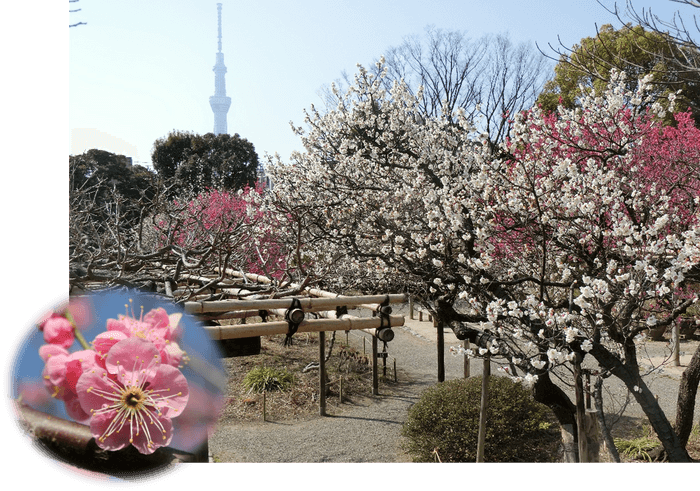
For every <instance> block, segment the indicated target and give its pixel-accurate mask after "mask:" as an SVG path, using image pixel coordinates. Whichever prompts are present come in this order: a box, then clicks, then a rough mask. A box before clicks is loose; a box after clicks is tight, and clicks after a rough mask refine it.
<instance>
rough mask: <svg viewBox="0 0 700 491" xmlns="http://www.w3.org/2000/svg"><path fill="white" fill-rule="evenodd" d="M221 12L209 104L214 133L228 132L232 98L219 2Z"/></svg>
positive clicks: (217, 5) (218, 8) (219, 8)
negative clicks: (227, 121)
mask: <svg viewBox="0 0 700 491" xmlns="http://www.w3.org/2000/svg"><path fill="white" fill-rule="evenodd" d="M216 8H217V10H218V13H219V51H218V52H217V53H216V65H214V95H213V96H211V97H210V98H209V105H210V106H211V110H212V111H214V134H216V135H220V134H222V133H228V128H227V124H226V114H227V113H228V109H229V107H231V98H230V97H226V79H225V75H226V66H225V65H224V54H223V53H222V52H221V4H220V3H217V4H216Z"/></svg>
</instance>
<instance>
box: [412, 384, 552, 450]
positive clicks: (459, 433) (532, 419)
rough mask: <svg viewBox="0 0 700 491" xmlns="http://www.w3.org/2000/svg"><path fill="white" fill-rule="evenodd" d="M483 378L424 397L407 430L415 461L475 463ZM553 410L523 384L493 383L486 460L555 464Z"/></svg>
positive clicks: (433, 389) (435, 390) (437, 389)
mask: <svg viewBox="0 0 700 491" xmlns="http://www.w3.org/2000/svg"><path fill="white" fill-rule="evenodd" d="M480 401H481V377H472V378H469V379H458V380H449V381H447V382H443V383H440V384H437V385H435V386H433V387H431V388H429V389H428V390H426V392H425V393H424V394H423V396H422V397H421V399H420V400H419V401H418V402H417V403H416V404H415V405H414V406H412V407H411V408H410V409H409V411H408V418H407V420H406V422H405V423H404V426H403V428H402V431H401V433H402V435H403V436H404V437H405V438H406V440H405V443H404V449H405V450H406V451H407V452H408V453H409V455H411V457H412V458H413V460H414V461H415V462H434V461H437V460H438V459H439V461H440V462H475V461H476V447H477V439H478V427H479V406H480ZM551 421H552V419H551V417H550V413H549V411H548V409H547V408H546V407H545V406H544V405H542V404H540V403H538V402H536V401H535V400H534V399H533V398H532V396H531V395H530V393H529V392H528V391H527V390H526V389H525V388H523V386H522V385H521V384H518V383H515V382H513V381H511V380H510V379H508V378H505V377H492V378H491V379H490V381H489V407H488V411H487V423H486V442H485V446H484V456H485V460H486V461H487V462H551V461H554V460H555V458H556V455H557V449H558V440H559V438H558V431H557V429H556V425H552V424H550V423H551Z"/></svg>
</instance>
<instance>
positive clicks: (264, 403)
mask: <svg viewBox="0 0 700 491" xmlns="http://www.w3.org/2000/svg"><path fill="white" fill-rule="evenodd" d="M262 411H263V421H267V391H266V390H263V403H262Z"/></svg>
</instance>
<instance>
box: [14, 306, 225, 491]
mask: <svg viewBox="0 0 700 491" xmlns="http://www.w3.org/2000/svg"><path fill="white" fill-rule="evenodd" d="M91 308H92V303H91V301H90V300H89V299H88V298H85V297H81V298H71V299H70V300H68V301H67V302H66V303H65V304H62V305H61V306H59V307H58V308H57V309H56V310H53V311H52V310H49V311H46V312H45V313H44V314H43V315H41V316H40V318H39V319H38V320H37V322H36V327H37V328H38V329H39V330H40V331H42V333H43V338H44V341H45V344H44V345H42V346H41V347H40V348H39V356H40V357H41V359H42V360H43V361H44V368H43V372H42V379H43V386H44V390H45V391H47V392H48V394H49V395H50V396H51V397H52V398H53V399H55V400H57V401H62V402H63V405H64V406H65V410H66V413H67V414H68V416H69V417H70V418H72V419H73V420H74V421H69V420H66V419H63V418H59V417H56V416H55V415H53V414H47V413H44V412H41V411H39V410H37V409H35V408H32V407H30V406H29V405H27V404H26V403H25V402H24V401H23V393H22V394H19V397H18V398H17V399H16V400H15V401H12V402H11V408H12V409H13V412H14V417H15V419H16V421H17V426H18V428H19V429H20V431H21V432H22V433H23V435H24V436H29V437H30V438H31V440H32V446H33V448H35V449H36V450H37V451H38V452H39V453H40V454H41V455H44V456H47V457H50V458H55V459H58V460H60V461H63V462H66V463H69V464H72V465H76V466H78V467H81V468H85V469H89V470H93V471H98V472H102V473H107V474H111V475H115V476H117V477H123V478H125V479H138V478H140V476H146V475H150V476H152V475H153V473H154V472H160V471H167V470H168V469H172V468H173V467H174V466H175V465H176V464H178V463H183V462H194V461H202V456H200V455H194V454H190V453H188V452H182V451H178V450H174V449H171V448H168V445H169V444H170V443H171V441H172V440H173V437H174V435H175V433H178V432H180V433H182V432H187V434H188V435H190V439H191V441H189V442H188V444H197V442H199V445H206V430H204V431H199V432H193V431H192V430H193V428H194V427H197V426H198V425H199V426H202V427H204V428H206V426H207V425H211V424H212V423H213V422H214V421H215V420H216V415H214V414H209V413H207V412H202V411H201V410H200V408H199V407H198V405H200V404H205V405H207V406H210V407H211V408H217V407H218V402H217V399H216V397H215V396H214V395H213V394H211V393H202V391H201V390H200V389H198V388H196V386H191V385H190V383H188V380H187V378H186V377H185V375H184V374H183V372H181V368H183V366H184V365H186V364H188V361H189V357H188V355H187V353H185V352H184V351H183V350H182V349H181V348H180V345H179V343H180V342H181V339H180V337H181V334H182V327H181V326H180V320H181V317H182V314H180V313H174V314H167V313H166V311H165V309H163V308H156V309H153V310H151V311H149V312H147V313H145V315H144V313H143V312H142V313H141V315H140V317H138V318H137V317H135V316H134V314H133V312H131V314H127V315H118V316H117V318H115V319H108V320H107V323H106V330H105V331H104V332H102V333H100V334H98V335H97V336H96V337H95V338H94V339H93V340H92V341H91V342H90V343H87V342H86V340H85V337H84V335H83V333H82V332H81V331H82V329H83V328H84V327H85V326H86V325H88V324H89V323H90V322H91V321H90V318H91V312H92V311H91ZM76 342H77V343H78V344H79V348H78V350H77V351H72V347H73V345H74V344H75V343H76ZM191 390H194V391H195V392H196V394H197V400H190V398H189V394H190V391H191ZM216 411H217V410H216V409H214V412H216ZM192 414H195V415H196V417H195V419H193V418H192V417H191V415H192ZM180 418H182V421H177V420H178V419H180ZM203 461H205V462H206V461H208V457H207V456H204V460H203Z"/></svg>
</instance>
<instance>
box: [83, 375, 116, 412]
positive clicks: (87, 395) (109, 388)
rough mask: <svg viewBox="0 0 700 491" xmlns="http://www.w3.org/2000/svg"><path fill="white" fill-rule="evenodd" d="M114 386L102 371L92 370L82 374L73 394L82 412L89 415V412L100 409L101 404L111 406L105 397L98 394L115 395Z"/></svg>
mask: <svg viewBox="0 0 700 491" xmlns="http://www.w3.org/2000/svg"><path fill="white" fill-rule="evenodd" d="M114 384H116V382H111V383H110V380H109V374H108V373H107V371H106V370H104V369H101V368H93V369H91V370H89V371H85V372H83V374H82V375H81V376H80V378H79V379H78V383H77V384H76V386H75V392H76V394H77V395H78V400H79V401H80V407H81V408H82V409H83V411H85V412H86V413H88V414H90V412H91V411H93V410H94V411H96V410H98V409H100V408H101V407H102V405H103V404H111V402H110V401H109V400H108V399H107V398H106V397H105V396H103V395H100V394H101V393H108V394H113V395H116V391H115V389H114Z"/></svg>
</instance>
